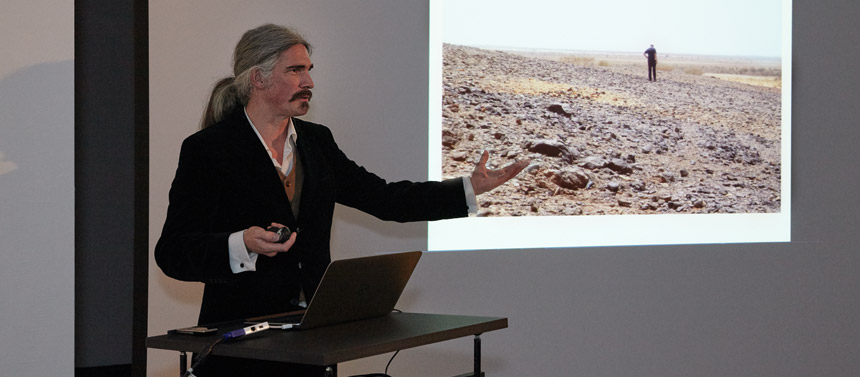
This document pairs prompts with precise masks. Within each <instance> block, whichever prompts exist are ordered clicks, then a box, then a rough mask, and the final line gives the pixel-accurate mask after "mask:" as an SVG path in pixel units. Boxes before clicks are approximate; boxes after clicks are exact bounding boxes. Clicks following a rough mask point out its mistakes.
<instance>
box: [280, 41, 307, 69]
mask: <svg viewBox="0 0 860 377" xmlns="http://www.w3.org/2000/svg"><path fill="white" fill-rule="evenodd" d="M279 60H280V63H282V64H285V65H287V66H297V65H298V66H302V65H303V66H311V65H313V64H312V63H311V57H310V55H308V49H307V47H305V45H302V44H298V45H295V46H292V47H290V48H288V49H286V50H284V52H282V53H281V56H280V58H279Z"/></svg>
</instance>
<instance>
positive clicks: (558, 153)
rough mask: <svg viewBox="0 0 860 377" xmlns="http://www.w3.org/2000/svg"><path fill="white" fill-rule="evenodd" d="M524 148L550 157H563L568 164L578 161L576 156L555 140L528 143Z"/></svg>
mask: <svg viewBox="0 0 860 377" xmlns="http://www.w3.org/2000/svg"><path fill="white" fill-rule="evenodd" d="M523 148H525V149H526V150H528V151H529V152H534V153H540V154H542V155H544V156H548V157H562V158H564V159H565V160H567V161H568V162H572V161H573V160H575V159H576V156H575V155H574V154H573V153H572V152H571V151H570V149H568V148H567V146H565V145H564V144H562V143H560V142H557V141H553V140H535V141H528V142H526V143H525V144H524V145H523Z"/></svg>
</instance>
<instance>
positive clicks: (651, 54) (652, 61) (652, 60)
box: [643, 45, 657, 81]
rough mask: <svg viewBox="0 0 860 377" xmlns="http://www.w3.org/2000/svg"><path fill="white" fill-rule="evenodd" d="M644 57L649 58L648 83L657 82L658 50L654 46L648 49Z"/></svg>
mask: <svg viewBox="0 0 860 377" xmlns="http://www.w3.org/2000/svg"><path fill="white" fill-rule="evenodd" d="M643 55H645V57H646V58H648V81H651V80H653V81H657V50H656V49H655V48H654V45H651V47H648V49H647V50H645V53H644V54H643ZM652 77H653V79H652Z"/></svg>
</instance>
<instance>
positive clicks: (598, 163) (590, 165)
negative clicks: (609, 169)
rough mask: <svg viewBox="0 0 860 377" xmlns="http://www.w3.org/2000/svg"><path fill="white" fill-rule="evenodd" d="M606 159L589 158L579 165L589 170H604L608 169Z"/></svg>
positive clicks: (598, 157)
mask: <svg viewBox="0 0 860 377" xmlns="http://www.w3.org/2000/svg"><path fill="white" fill-rule="evenodd" d="M606 164H607V162H606V159H604V158H603V157H600V156H588V157H586V158H585V159H583V160H582V162H580V163H579V167H581V168H585V169H588V170H597V169H603V168H604V167H606Z"/></svg>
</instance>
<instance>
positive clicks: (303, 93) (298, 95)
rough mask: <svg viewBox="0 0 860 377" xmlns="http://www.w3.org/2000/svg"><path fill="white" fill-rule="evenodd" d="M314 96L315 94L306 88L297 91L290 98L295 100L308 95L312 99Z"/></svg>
mask: <svg viewBox="0 0 860 377" xmlns="http://www.w3.org/2000/svg"><path fill="white" fill-rule="evenodd" d="M313 96H314V94H313V93H312V92H311V90H310V89H304V90H300V91H298V92H296V94H293V98H290V101H295V100H297V99H299V98H301V97H308V100H310V99H311V97H313Z"/></svg>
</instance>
